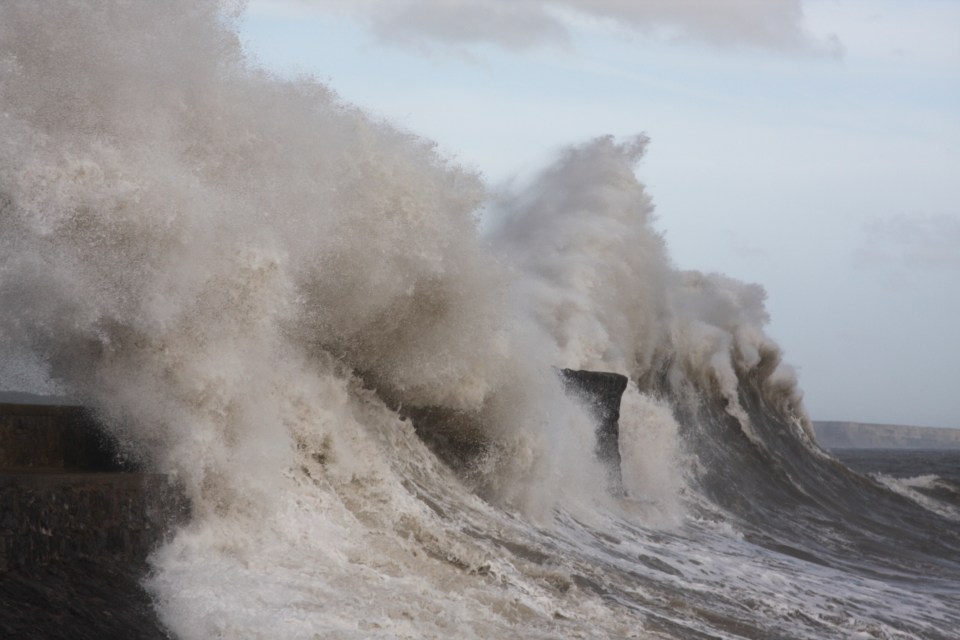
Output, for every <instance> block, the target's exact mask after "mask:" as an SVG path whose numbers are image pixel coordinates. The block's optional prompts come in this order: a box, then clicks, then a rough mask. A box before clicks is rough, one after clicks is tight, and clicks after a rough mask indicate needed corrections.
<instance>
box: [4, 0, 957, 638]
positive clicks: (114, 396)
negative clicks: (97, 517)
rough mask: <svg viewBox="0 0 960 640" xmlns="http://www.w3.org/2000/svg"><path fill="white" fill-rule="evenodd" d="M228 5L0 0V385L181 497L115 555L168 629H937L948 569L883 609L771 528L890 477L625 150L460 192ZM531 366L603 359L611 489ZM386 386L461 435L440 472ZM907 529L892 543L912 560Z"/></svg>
mask: <svg viewBox="0 0 960 640" xmlns="http://www.w3.org/2000/svg"><path fill="white" fill-rule="evenodd" d="M237 11H238V9H230V8H229V7H226V8H225V5H224V3H219V2H213V1H203V0H199V1H198V0H191V1H189V2H187V1H185V0H172V1H170V2H165V3H153V2H146V1H134V2H129V1H120V0H106V1H103V0H101V1H97V2H94V1H92V0H91V1H80V0H68V1H65V2H58V3H36V2H28V1H18V0H6V1H5V2H3V3H2V4H0V354H2V356H3V365H2V366H0V388H10V389H19V390H24V391H34V392H48V391H52V390H53V391H59V392H62V393H66V394H69V395H70V396H72V397H75V398H78V399H80V400H81V401H83V402H84V403H87V404H89V405H91V406H92V407H94V408H95V409H96V410H97V411H98V412H99V414H100V416H101V417H102V418H103V420H104V421H105V422H106V424H107V425H108V427H109V428H110V429H111V430H112V431H113V432H114V433H115V434H116V435H117V437H118V438H119V439H120V441H121V443H122V444H123V445H124V447H125V448H126V449H127V452H128V453H129V454H130V455H133V456H136V457H138V458H140V459H141V460H143V461H144V463H146V464H147V465H149V466H150V467H151V468H152V469H155V470H157V471H160V472H163V473H168V474H170V475H171V476H172V477H173V478H175V479H176V481H177V482H179V483H181V484H182V485H183V487H184V489H185V491H186V492H187V494H188V496H189V498H190V500H191V502H192V506H193V516H192V520H191V522H190V523H189V524H187V525H186V526H184V527H183V528H182V529H181V530H179V531H178V532H177V533H176V535H175V536H174V537H173V538H172V539H171V540H170V541H169V542H168V543H167V544H165V545H164V546H163V547H162V548H160V549H158V550H157V551H156V553H155V554H154V555H153V557H152V560H151V565H152V572H151V575H150V576H149V577H148V579H147V585H148V589H149V590H150V592H151V594H152V595H153V596H154V598H155V600H156V607H157V610H158V612H159V613H160V616H161V619H162V620H163V622H164V623H165V624H166V625H167V626H168V627H169V629H170V630H171V631H172V632H173V633H174V634H175V635H176V636H177V637H179V638H198V639H199V638H211V637H225V638H277V637H283V638H313V637H317V636H320V637H338V638H340V637H342V638H371V637H385V638H386V637H451V635H453V636H456V637H483V638H493V637H527V638H535V637H543V638H548V637H551V638H552V637H699V636H697V635H696V634H698V633H710V634H716V636H719V637H737V636H746V637H765V636H764V634H765V633H767V632H768V631H769V630H770V629H773V628H779V626H778V625H782V624H789V625H793V626H792V627H791V629H792V631H791V632H790V635H792V636H795V637H825V636H836V637H849V633H853V632H856V633H866V634H867V635H866V636H864V637H884V638H900V637H919V636H917V635H916V634H918V633H926V632H929V635H928V636H926V637H947V636H946V634H947V632H946V631H944V629H949V628H952V627H950V626H949V625H952V624H954V623H956V622H957V620H956V614H955V613H950V611H951V603H953V602H955V598H956V595H957V594H956V589H955V588H954V590H953V591H952V592H950V593H949V594H948V595H944V593H946V592H945V591H943V589H942V587H941V586H940V584H939V583H936V584H933V583H930V584H926V585H925V586H923V588H922V589H921V590H920V595H917V596H916V597H912V598H907V599H906V600H905V601H903V602H902V603H901V605H900V609H899V610H898V611H897V615H898V616H900V617H901V618H903V620H905V622H904V623H903V624H902V625H901V626H900V627H898V626H897V624H896V620H897V618H896V617H894V619H892V620H891V619H885V618H884V617H883V616H884V614H883V611H884V610H885V608H887V607H886V604H887V602H888V601H889V599H890V598H892V597H893V596H892V595H891V594H892V593H894V591H895V589H894V588H893V587H892V586H891V585H890V584H888V583H887V582H884V580H885V578H883V575H886V574H884V573H883V572H884V571H887V572H889V571H894V569H891V568H890V567H889V566H888V567H887V568H886V569H878V568H876V567H874V568H873V569H870V570H866V569H863V570H861V569H851V567H856V565H857V564H858V561H857V560H856V557H858V554H861V553H862V554H863V557H865V558H866V557H868V556H869V557H870V558H873V556H877V557H879V556H882V555H883V553H882V551H877V550H873V551H870V552H869V553H868V551H864V550H857V549H856V548H855V547H856V544H857V543H856V536H855V535H853V534H850V533H849V531H848V530H847V528H846V525H844V524H843V523H837V524H835V526H834V525H831V526H832V527H833V528H830V526H827V525H824V524H822V523H821V525H820V528H821V530H824V531H826V530H828V529H829V532H828V533H829V535H830V536H833V537H830V538H829V539H824V540H819V539H817V540H813V539H807V540H806V541H804V536H813V537H815V536H816V535H817V534H815V533H814V530H813V529H808V528H805V527H803V526H801V527H788V526H784V528H783V530H781V529H780V528H779V527H780V526H781V525H779V524H777V521H776V518H775V517H774V515H775V514H779V515H781V516H782V515H783V514H785V513H787V512H786V511H780V512H778V511H777V509H780V508H782V509H788V508H795V509H807V510H808V515H809V513H816V514H818V515H817V518H819V519H820V520H822V521H824V522H828V521H829V522H833V520H835V519H839V520H842V519H844V518H845V516H843V515H842V514H843V512H844V510H845V509H848V508H851V505H852V504H853V503H854V502H856V501H857V500H860V501H866V502H869V501H873V502H872V503H871V504H873V503H875V504H878V505H879V504H880V503H882V502H883V501H884V500H886V499H887V496H888V494H889V493H890V492H888V491H887V490H885V489H884V488H882V487H880V486H879V485H877V484H876V483H874V484H869V483H868V481H867V480H865V479H862V478H861V477H859V476H854V475H853V474H850V473H848V472H846V471H845V470H843V469H842V468H841V467H840V466H839V465H837V464H835V463H834V462H833V461H832V460H829V459H828V458H827V457H826V456H825V455H824V454H823V453H822V452H819V451H818V450H817V449H816V448H815V446H814V445H813V444H812V441H811V439H810V436H809V427H808V424H807V419H806V417H805V413H804V411H803V408H802V404H801V400H800V393H799V391H798V389H797V388H796V382H795V378H794V377H793V374H792V372H791V370H790V369H789V367H787V366H786V365H783V364H781V362H780V356H779V349H778V348H777V346H776V345H775V343H774V342H773V341H771V339H770V338H768V337H767V336H766V335H765V334H764V332H763V326H764V324H765V323H766V321H767V316H766V313H765V311H764V309H763V299H764V293H763V290H762V289H761V288H760V287H758V286H755V285H748V284H743V283H740V282H736V281H733V280H730V279H728V278H725V277H723V276H719V275H705V274H701V273H695V272H683V271H680V270H678V269H677V268H676V267H675V266H674V265H673V264H672V263H671V262H670V260H669V257H668V252H667V248H666V246H665V243H664V241H663V238H662V236H661V235H660V234H659V233H658V232H657V231H656V229H655V227H654V226H653V222H654V217H653V206H652V203H651V198H650V196H649V195H648V194H647V193H646V191H645V189H644V187H643V185H642V184H640V183H639V182H638V181H637V178H636V177H635V174H634V170H635V168H636V165H637V163H638V162H639V161H640V159H641V158H642V155H643V152H644V149H645V147H646V145H647V143H648V141H647V139H646V138H645V137H643V136H638V137H635V138H633V139H629V140H615V139H612V138H599V139H596V140H590V141H586V142H583V143H581V144H579V145H576V146H573V147H571V148H569V149H567V150H566V151H564V152H563V153H562V154H561V155H560V156H559V157H558V158H557V159H556V160H555V162H554V164H553V165H552V166H550V167H547V168H546V169H545V170H544V171H543V172H542V173H541V174H540V175H539V176H538V177H537V178H536V179H534V180H533V181H532V182H531V183H530V184H528V185H526V186H524V187H522V188H518V189H516V190H514V192H512V193H508V194H505V195H502V196H498V197H497V198H492V197H490V196H489V195H488V192H487V188H486V186H485V185H484V184H483V182H482V181H481V180H480V179H479V178H478V176H476V175H474V174H473V173H471V172H470V171H467V170H465V169H463V168H462V167H459V166H457V165H456V164H454V163H452V162H450V161H449V160H447V159H446V158H444V157H443V156H442V155H441V154H439V153H438V152H437V151H436V149H435V148H434V145H433V144H432V143H430V142H429V141H427V140H423V139H421V138H418V137H416V136H413V135H411V134H409V133H407V132H404V131H401V130H398V129H396V128H394V127H392V126H391V125H389V124H388V123H384V122H381V121H378V120H376V119H375V118H372V117H371V116H368V115H367V114H365V113H364V112H363V111H362V110H361V109H359V108H357V107H354V106H351V105H348V104H344V103H343V102H341V101H340V100H338V98H337V97H336V95H335V94H334V93H333V91H332V90H331V89H329V88H327V87H325V86H323V85H321V84H319V83H317V82H315V81H312V80H309V79H299V80H295V81H292V80H283V79H280V78H277V77H275V76H273V75H271V74H270V73H268V72H266V71H264V70H262V69H260V68H258V67H257V66H256V64H255V61H251V60H248V59H247V58H246V56H245V55H244V52H243V51H242V49H241V47H240V45H239V43H238V40H237V36H236V32H235V30H234V27H235V24H234V20H235V19H236V16H237V15H238V14H237ZM482 208H485V209H487V210H489V211H490V216H491V220H492V222H491V224H490V229H489V230H488V231H487V232H485V233H481V231H480V229H479V220H478V217H479V215H480V211H481V209H482ZM558 367H569V368H589V369H596V370H608V371H615V372H619V373H623V374H625V375H627V376H629V378H630V379H631V384H630V386H629V387H628V390H627V392H626V394H625V397H624V400H623V406H622V415H621V422H620V425H621V444H620V448H621V454H622V456H623V478H624V485H625V488H626V490H627V497H626V498H624V497H617V496H612V495H610V494H609V493H608V491H607V490H606V483H605V480H604V479H605V474H606V471H605V469H604V468H603V467H602V465H601V464H600V463H599V462H597V461H596V460H595V458H594V455H593V449H594V429H595V425H594V424H593V421H592V418H591V414H590V412H589V411H587V410H586V409H585V408H584V407H582V406H580V405H579V404H578V403H577V401H576V400H575V399H572V398H569V397H567V395H566V394H565V393H564V391H563V388H562V385H561V383H560V380H559V379H558V377H557V375H556V369H557V368H558ZM416 410H420V411H429V412H433V413H434V414H438V415H444V416H449V417H450V424H451V425H455V426H456V428H457V429H461V430H462V432H463V433H462V434H461V435H464V437H466V436H469V438H470V439H471V441H472V442H478V443H479V445H478V446H477V447H476V448H475V450H474V451H472V453H471V454H470V455H469V456H466V457H465V458H464V459H463V460H462V464H459V465H454V466H451V465H448V464H445V463H443V462H441V460H440V458H438V457H437V456H436V455H435V453H434V452H432V451H431V450H430V449H428V448H427V446H425V445H424V443H423V442H422V441H421V440H420V439H419V438H418V437H417V435H416V433H415V432H414V429H413V426H412V425H411V423H410V421H409V420H407V419H404V418H403V417H402V416H404V415H407V412H409V411H416ZM814 476H816V480H813V479H812V478H813V477H814ZM770 478H772V480H770ZM852 486H856V487H857V490H858V491H860V492H862V493H861V494H858V496H857V497H856V499H853V498H851V499H850V502H848V503H843V501H842V500H840V498H838V497H837V496H838V495H840V494H843V493H844V491H846V489H845V488H844V487H846V488H847V489H848V488H849V487H852ZM832 487H839V488H832ZM890 495H892V494H890ZM785 496H787V497H788V499H787V498H785ZM864 496H866V497H864ZM891 499H896V500H899V502H896V505H897V507H896V508H897V509H900V511H897V512H896V513H900V514H901V515H902V517H903V518H904V519H905V520H906V519H908V517H913V518H914V520H913V521H911V522H914V524H912V525H911V526H912V527H914V528H915V530H914V529H911V531H912V533H909V532H908V533H907V534H903V535H904V538H903V540H907V543H908V545H909V544H910V543H912V542H916V544H917V545H919V544H920V543H919V542H918V541H919V540H920V539H921V538H922V535H923V534H922V531H921V530H922V529H923V527H926V526H928V524H929V523H927V522H926V521H923V522H921V520H922V517H920V516H916V514H913V512H912V511H910V509H914V508H915V509H917V511H918V513H922V514H927V513H930V514H931V515H930V517H931V518H932V517H934V515H933V514H932V512H929V510H924V508H923V507H920V506H918V505H913V503H909V502H908V501H907V500H906V499H901V498H899V497H896V496H894V498H891ZM878 508H880V507H878ZM884 508H885V507H884ZM791 513H795V511H794V512H791ZM911 514H913V515H911ZM924 517H925V516H924ZM937 517H942V515H941V516H937ZM918 518H919V519H918ZM808 521H809V520H808ZM870 522H872V520H870V516H869V515H864V516H863V522H862V523H861V524H859V525H858V526H862V527H864V529H863V530H864V531H866V530H868V529H869V527H870V526H872V525H871V524H870ZM936 522H939V521H936ZM936 522H934V525H935V524H936ZM917 523H919V524H917ZM931 526H933V525H931ZM814 528H815V527H814ZM790 531H793V533H794V534H795V537H794V538H790V535H791V534H790ZM889 535H890V536H891V537H895V536H896V535H900V534H899V533H897V532H892V533H889ZM771 540H772V541H773V542H771ZM851 540H853V542H851ZM911 541H912V542H911ZM808 544H809V547H808V546H806V545H808ZM939 544H941V547H938V548H937V549H935V554H934V556H931V557H929V558H928V557H926V556H923V554H924V553H926V552H925V551H924V550H923V549H922V548H920V547H919V546H918V547H917V549H916V553H917V556H916V557H911V561H912V562H913V561H917V558H921V557H922V558H925V560H924V561H925V562H927V563H928V564H929V565H930V566H934V567H939V568H938V569H937V571H939V573H938V574H937V575H938V576H941V575H942V576H943V580H944V584H946V583H947V582H948V581H949V579H950V578H951V576H957V575H960V574H958V573H957V564H958V556H957V555H956V550H957V549H958V548H960V546H958V544H960V543H957V541H956V539H955V536H954V537H952V538H948V539H944V540H942V541H941V542H940V543H939ZM784 548H786V549H789V550H792V552H793V553H792V554H791V553H786V552H784V551H783V550H784ZM851 549H854V550H853V551H851ZM777 554H781V555H777ZM784 554H785V555H784ZM816 554H822V556H823V558H825V559H823V560H821V561H820V563H819V564H812V565H802V564H800V563H801V560H804V559H806V560H808V559H809V557H813V556H814V555H816ZM851 554H852V559H851ZM871 554H872V555H871ZM936 554H940V556H944V557H945V558H946V560H945V564H944V565H943V566H940V565H937V562H936V559H935V558H936V557H938V556H936ZM845 556H846V557H847V561H841V560H840V558H843V557H845ZM798 558H799V559H801V560H798ZM806 560H804V561H806ZM864 562H866V563H867V564H869V562H873V560H872V559H871V560H869V562H867V561H864ZM878 566H879V565H878ZM812 567H817V569H816V570H815V571H814V570H813V569H812ZM896 571H900V572H902V571H906V570H905V569H904V568H903V567H898V568H897V569H896ZM818 572H821V573H818ZM823 572H826V573H823ZM871 572H872V573H871ZM824 575H828V576H829V577H830V579H831V580H835V581H836V582H837V583H838V584H839V585H840V586H837V587H836V588H835V591H832V590H831V589H832V587H830V586H829V581H827V582H826V583H825V582H824V580H823V578H824ZM865 575H870V576H871V577H870V578H869V580H868V579H865V578H862V576H865ZM904 575H906V574H904ZM763 576H766V578H764V579H767V582H763V580H760V581H759V582H758V580H759V577H763ZM771 576H773V577H771ZM850 576H854V577H850ZM789 580H793V581H794V582H795V583H797V584H799V585H800V586H799V587H797V588H796V589H792V590H787V593H786V594H784V593H783V591H784V590H785V589H786V587H785V585H786V583H787V581H789ZM903 580H907V578H903ZM824 584H827V585H828V586H823V585H824ZM931 584H932V586H931ZM851 590H853V592H854V594H855V595H854V596H852V599H851V600H849V602H851V603H852V604H845V601H844V600H843V598H844V594H849V592H850V591H851ZM950 598H953V600H950ZM746 601H748V602H746ZM745 602H746V603H745ZM751 603H752V604H751ZM778 607H782V609H778ZM845 607H846V608H845ZM797 611H803V612H804V616H807V617H806V618H803V617H798V616H797V615H795V613H796V612H797ZM954 611H955V610H954ZM919 612H927V613H924V614H923V615H924V616H927V618H929V619H927V618H924V619H922V620H921V619H920V618H922V617H923V616H921V614H920V613H919ZM938 634H939V635H938ZM711 637H715V636H711Z"/></svg>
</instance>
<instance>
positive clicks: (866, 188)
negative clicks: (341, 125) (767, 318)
mask: <svg viewBox="0 0 960 640" xmlns="http://www.w3.org/2000/svg"><path fill="white" fill-rule="evenodd" d="M241 36H242V38H243V41H244V45H245V48H246V50H247V51H248V52H249V55H250V56H251V58H253V59H255V60H257V61H258V62H259V64H262V65H263V66H265V67H267V68H269V69H271V70H274V71H276V72H277V73H280V74H284V75H301V74H304V75H310V76H314V77H316V78H317V79H319V80H320V81H322V82H324V83H326V84H328V85H329V86H330V87H331V88H333V89H334V90H335V91H336V92H337V93H338V94H339V95H340V96H341V97H342V98H343V99H344V100H347V101H349V102H352V103H355V104H358V105H360V106H361V107H363V108H365V109H366V110H368V111H370V112H371V113H373V114H376V115H378V116H382V117H383V118H386V119H387V120H389V121H391V122H393V123H395V124H396V125H397V126H399V127H401V128H405V129H407V130H410V131H412V132H414V133H416V134H419V135H422V136H424V137H427V138H430V139H432V140H435V141H436V142H437V144H438V145H439V149H440V150H441V152H442V153H444V154H445V155H447V156H449V157H452V158H455V159H456V160H457V161H459V162H460V163H462V164H464V165H467V166H469V167H473V168H475V169H477V170H478V171H479V172H481V173H482V174H483V176H484V179H485V181H486V182H487V184H488V185H489V186H490V189H491V190H492V191H494V192H495V191H496V190H497V189H499V188H502V187H503V186H504V185H506V184H509V183H510V181H517V180H523V179H524V178H529V177H530V176H531V175H532V174H533V173H535V172H536V171H537V170H538V169H540V168H542V167H543V166H544V165H545V164H546V163H547V162H549V160H550V159H551V158H552V157H554V156H555V154H556V152H557V151H558V150H559V149H562V148H563V147H565V146H567V145H571V144H577V143H581V142H584V141H586V140H589V139H591V138H594V137H596V136H599V135H605V134H613V135H616V136H629V135H633V134H636V133H640V132H643V133H646V134H647V135H648V136H649V137H650V139H651V145H650V148H649V151H648V154H647V156H646V158H645V159H644V160H643V162H642V163H641V164H640V165H639V166H638V168H637V175H638V177H639V179H640V180H641V181H642V182H643V183H644V184H646V185H647V187H648V190H649V192H650V194H651V196H652V197H653V200H654V204H655V206H656V214H657V222H656V226H657V228H658V229H659V230H661V231H662V232H663V234H664V236H665V238H666V241H667V244H668V248H669V251H670V255H671V257H672V259H673V262H674V264H675V266H677V267H678V268H681V269H697V270H700V271H704V272H718V273H723V274H726V275H728V276H731V277H734V278H737V279H740V280H744V281H747V282H756V283H759V284H761V285H763V286H764V288H765V289H766V291H767V294H768V300H767V308H768V311H769V313H770V315H771V318H772V320H771V323H770V325H769V327H768V333H769V334H770V335H772V336H773V337H774V338H775V339H776V340H777V342H778V343H779V344H780V345H781V346H782V347H783V349H784V352H785V358H786V360H787V361H788V362H789V363H791V364H792V365H793V366H794V367H795V368H796V369H797V370H798V373H799V377H800V384H801V387H802V388H803V390H804V392H805V403H806V406H807V409H808V411H809V412H810V414H811V417H812V418H813V419H815V420H854V421H861V422H881V423H895V424H915V425H926V426H941V427H958V428H960V389H958V387H960V204H958V203H960V2H957V1H956V0H806V1H803V0H633V1H630V0H473V1H471V0H251V1H250V2H249V3H248V6H247V11H246V14H245V16H244V17H243V18H242V22H241Z"/></svg>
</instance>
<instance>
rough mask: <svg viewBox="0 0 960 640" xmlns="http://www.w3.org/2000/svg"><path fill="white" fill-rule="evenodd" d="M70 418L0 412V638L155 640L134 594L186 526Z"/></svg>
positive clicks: (169, 501)
mask: <svg viewBox="0 0 960 640" xmlns="http://www.w3.org/2000/svg"><path fill="white" fill-rule="evenodd" d="M188 512H189V506H188V504H187V502H186V500H185V499H184V498H183V495H182V493H181V492H180V491H179V490H178V488H177V487H176V486H175V485H173V484H171V483H170V481H169V480H168V478H167V477H166V476H162V475H156V474H147V473H141V472H138V471H136V469H135V467H134V466H133V465H131V464H130V463H129V462H126V461H124V460H122V459H121V458H120V457H119V454H118V451H117V449H116V446H115V443H114V442H113V440H112V439H111V438H110V437H108V436H107V435H106V434H105V433H104V432H103V431H102V430H101V429H100V428H98V426H97V424H96V421H95V420H94V419H93V417H92V416H91V415H90V414H89V413H88V412H86V411H84V410H83V409H81V408H79V407H65V406H49V405H48V406H35V405H15V404H0V638H3V639H7V638H24V639H27V638H29V639H37V640H44V639H59V638H73V639H79V640H83V639H87V638H90V639H91V640H92V639H94V638H97V639H100V638H105V639H112V638H117V639H120V638H123V639H136V638H144V639H150V640H152V639H154V638H165V637H167V636H166V632H165V631H164V630H163V628H162V626H161V625H160V623H159V621H158V620H157V619H156V615H155V614H154V612H153V609H152V607H151V604H150V599H149V596H148V595H147V594H146V592H145V591H144V590H143V588H142V587H141V586H140V581H141V579H142V577H143V576H144V575H145V572H146V570H147V564H146V559H147V556H148V555H149V553H150V551H151V550H152V549H154V548H155V547H156V545H158V544H159V543H160V542H161V541H162V539H163V538H164V536H165V535H166V534H167V533H168V532H169V531H170V530H171V528H172V526H173V524H175V523H176V522H179V521H182V520H183V519H185V518H186V517H187V516H188Z"/></svg>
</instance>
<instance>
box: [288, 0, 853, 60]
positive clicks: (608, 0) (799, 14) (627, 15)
mask: <svg viewBox="0 0 960 640" xmlns="http://www.w3.org/2000/svg"><path fill="white" fill-rule="evenodd" d="M294 2H298V3H299V4H300V5H301V6H304V7H312V8H317V9H325V10H336V11H339V12H342V13H347V14H352V15H355V16H357V17H359V18H361V19H362V20H364V21H366V22H368V23H369V24H370V25H371V26H372V28H373V29H374V30H375V32H376V33H377V34H378V36H379V37H380V38H381V39H383V40H384V41H387V42H391V43H397V44H403V45H408V46H410V45H412V46H417V47H423V46H425V45H426V44H440V45H451V44H452V45H470V44H478V43H490V44H494V45H498V46H502V47H505V48H508V49H523V48H528V47H533V46H537V45H542V44H558V43H564V42H566V41H567V40H568V39H569V24H570V21H571V19H575V18H576V17H577V16H579V17H584V18H589V19H594V20H601V21H608V22H610V23H612V24H614V25H616V26H619V27H621V28H624V29H627V30H629V31H634V32H650V31H658V30H666V31H667V32H668V33H670V34H671V35H674V36H677V37H681V38H685V39H696V40H700V41H705V42H708V43H711V44H714V45H721V46H727V45H749V46H759V47H765V48H772V49H788V50H789V49H817V48H821V49H830V50H833V49H835V46H834V43H827V44H824V43H817V42H815V41H814V40H813V38H812V37H811V36H810V35H809V34H808V33H807V32H806V31H805V30H804V28H803V0H710V1H709V2H708V1H704V0H294Z"/></svg>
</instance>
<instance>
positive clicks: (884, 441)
mask: <svg viewBox="0 0 960 640" xmlns="http://www.w3.org/2000/svg"><path fill="white" fill-rule="evenodd" d="M813 430H814V433H816V436H817V442H819V443H820V446H821V447H824V448H825V449H960V429H936V428H933V427H908V426H903V425H894V424H867V423H863V422H822V421H817V422H814V423H813Z"/></svg>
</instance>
